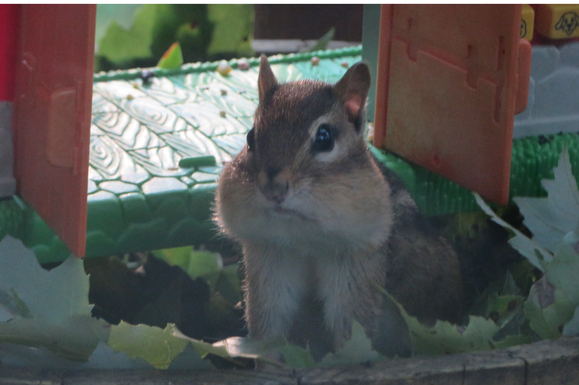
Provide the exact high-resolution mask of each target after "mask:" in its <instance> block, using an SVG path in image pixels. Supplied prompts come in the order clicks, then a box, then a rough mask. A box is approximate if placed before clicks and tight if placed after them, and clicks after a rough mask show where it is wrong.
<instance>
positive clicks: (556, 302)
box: [525, 277, 575, 339]
mask: <svg viewBox="0 0 579 385" xmlns="http://www.w3.org/2000/svg"><path fill="white" fill-rule="evenodd" d="M574 310H575V306H573V304H572V303H571V302H570V301H569V299H568V298H567V297H566V295H565V294H564V293H563V292H562V291H561V290H558V289H556V288H555V286H554V285H553V284H552V283H550V282H549V281H548V279H547V277H543V278H541V279H540V280H538V281H537V282H535V283H534V284H533V286H532V287H531V292H530V293H529V298H528V299H527V301H526V302H525V315H526V316H527V318H528V319H529V321H530V326H531V329H533V331H534V332H535V333H537V334H538V335H539V336H540V337H541V338H543V339H552V338H558V337H560V336H561V332H562V331H563V327H564V325H565V324H566V323H567V322H569V321H570V320H571V318H572V317H573V312H574Z"/></svg>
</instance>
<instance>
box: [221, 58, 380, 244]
mask: <svg viewBox="0 0 579 385" xmlns="http://www.w3.org/2000/svg"><path fill="white" fill-rule="evenodd" d="M369 87H370V72H369V70H368V66H367V65H366V64H364V63H357V64H354V65H353V66H352V67H350V68H349V69H348V71H347V72H346V73H345V75H344V76H343V77H342V79H341V80H340V81H338V82H337V83H336V84H333V85H332V84H328V83H324V82H321V81H312V80H299V81H294V82H288V83H282V84H280V83H278V81H277V79H276V78H275V75H274V74H273V71H272V69H271V67H270V65H269V63H268V61H267V59H266V58H265V56H262V58H261V65H260V72H259V78H258V91H259V105H258V107H257V110H256V113H255V119H254V126H253V128H252V129H251V130H250V131H249V133H248V134H247V145H246V147H245V148H244V150H243V151H242V153H241V154H240V155H239V156H238V157H237V158H236V159H235V160H234V161H233V163H232V167H231V168H229V170H226V171H225V173H224V176H223V177H222V185H223V184H224V183H226V182H225V180H226V179H227V178H228V177H229V175H231V173H237V175H235V176H236V177H237V176H240V175H241V174H243V175H244V178H245V179H244V180H243V181H240V180H238V182H237V187H236V193H237V195H238V196H239V197H241V196H242V195H243V196H244V197H245V199H246V200H245V203H244V204H243V205H244V207H242V208H241V207H240V208H239V209H240V210H250V209H252V210H253V211H254V213H253V214H254V217H255V214H256V213H260V216H259V218H260V220H261V224H262V225H264V226H268V225H267V224H266V223H267V222H268V221H270V222H271V223H270V226H271V227H270V228H272V229H273V228H275V227H276V225H278V224H281V225H282V227H284V226H286V230H288V229H289V228H290V227H291V226H294V225H296V224H297V225H296V226H297V227H298V228H301V229H303V228H305V227H304V226H305V225H304V223H308V224H312V223H315V224H316V226H318V228H321V229H322V230H324V231H326V232H331V231H334V230H336V231H337V232H341V231H342V230H343V227H344V226H349V227H351V226H352V225H356V224H359V225H360V227H361V228H366V226H362V225H361V222H364V220H366V219H365V218H363V216H365V215H370V212H371V210H370V209H369V206H370V205H375V204H376V203H377V202H367V201H366V202H365V200H367V199H372V198H371V197H370V195H373V194H374V193H376V191H378V190H380V191H379V194H384V189H383V188H384V186H385V183H384V182H383V181H382V184H380V181H377V180H376V179H377V178H379V179H380V180H382V179H381V176H380V173H379V172H378V171H377V169H376V166H375V164H374V163H373V162H372V160H371V158H370V157H369V155H368V151H367V146H366V143H365V141H364V137H363V135H364V133H363V131H364V105H365V103H366V97H367V95H368V89H369ZM369 185H373V186H372V188H368V187H369ZM374 186H375V188H374ZM381 188H382V189H381ZM386 188H387V186H386ZM223 192H224V188H220V191H218V197H217V203H218V210H219V206H220V201H224V200H225V197H224V195H223ZM232 193H233V190H232ZM377 195H378V194H377ZM385 195H387V194H385ZM367 210H368V211H367ZM222 211H223V210H222ZM218 214H219V213H218ZM367 222H372V221H371V220H370V221H367ZM299 223H301V225H299ZM288 226H289V227H288ZM224 227H226V228H227V224H225V226H224ZM278 227H279V226H278ZM263 231H266V230H262V231H261V232H262V233H263ZM272 231H274V230H272ZM266 232H267V231H266ZM288 236H291V231H290V232H289V233H288Z"/></svg>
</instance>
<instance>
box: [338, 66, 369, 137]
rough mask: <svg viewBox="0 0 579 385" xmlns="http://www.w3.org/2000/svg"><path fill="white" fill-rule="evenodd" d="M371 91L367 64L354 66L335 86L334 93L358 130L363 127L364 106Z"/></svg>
mask: <svg viewBox="0 0 579 385" xmlns="http://www.w3.org/2000/svg"><path fill="white" fill-rule="evenodd" d="M369 89H370V70H369V69H368V66H367V65H366V64H365V63H362V62H359V63H356V64H354V65H353V66H352V67H350V69H348V71H346V73H345V74H344V76H343V77H342V79H340V81H339V82H337V83H336V84H335V85H334V92H335V93H336V95H337V96H338V98H339V99H340V100H341V101H342V103H344V106H345V107H346V112H347V113H348V119H349V120H350V121H351V122H352V123H354V125H355V126H356V129H360V127H361V126H362V123H363V122H362V119H363V115H364V114H363V112H364V106H365V104H366V97H367V96H368V90H369Z"/></svg>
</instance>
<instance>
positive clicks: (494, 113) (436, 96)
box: [375, 4, 531, 204]
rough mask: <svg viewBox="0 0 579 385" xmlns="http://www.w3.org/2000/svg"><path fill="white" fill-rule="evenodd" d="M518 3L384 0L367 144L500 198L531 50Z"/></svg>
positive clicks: (523, 101)
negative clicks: (371, 135) (392, 0)
mask: <svg viewBox="0 0 579 385" xmlns="http://www.w3.org/2000/svg"><path fill="white" fill-rule="evenodd" d="M520 22H521V5H455V4H451V5H393V6H389V5H384V6H382V20H381V29H380V48H379V61H378V79H377V93H376V117H375V124H376V128H375V145H376V146H378V147H383V148H386V149H388V150H391V151H393V152H395V153H397V154H399V155H400V156H402V157H403V158H406V159H408V160H410V161H412V162H414V163H417V164H419V165H421V166H423V167H426V168H427V169H429V170H431V171H434V172H436V173H438V174H441V175H442V176H444V177H446V178H448V179H450V180H453V181H455V182H457V183H458V184H460V185H462V186H464V187H466V188H468V189H471V190H474V191H477V192H479V193H480V194H481V196H482V197H483V198H486V199H488V200H492V201H495V202H498V203H501V204H506V203H507V201H508V196H509V181H510V164H511V150H512V132H513V120H514V115H515V113H518V112H522V111H523V110H524V109H525V107H526V103H527V94H528V86H529V74H530V54H531V47H530V45H529V43H528V42H526V41H524V40H521V39H519V32H520Z"/></svg>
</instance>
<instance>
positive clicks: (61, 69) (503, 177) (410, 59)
mask: <svg viewBox="0 0 579 385" xmlns="http://www.w3.org/2000/svg"><path fill="white" fill-rule="evenodd" d="M370 7H376V6H370ZM368 9H369V8H368ZM379 11H381V21H380V23H379V24H378V23H376V25H371V26H370V27H372V28H374V29H375V31H376V33H379V36H380V40H379V43H378V41H377V40H376V43H375V44H371V43H368V44H366V42H365V43H364V48H363V49H364V52H363V57H364V58H365V59H366V60H369V62H372V61H375V60H374V59H372V58H373V57H375V58H377V59H376V60H377V65H376V68H375V70H376V72H377V79H376V85H377V90H376V94H375V97H373V96H374V95H370V99H371V102H374V103H375V111H376V114H375V134H374V144H375V146H376V147H379V148H385V149H388V150H390V151H392V152H394V153H396V154H398V155H399V157H395V156H392V155H389V154H386V153H383V152H381V151H380V150H377V149H376V148H373V151H375V153H376V154H377V155H378V156H379V158H380V159H382V160H384V161H386V162H387V163H388V165H391V166H393V167H394V168H397V172H401V171H400V170H401V169H404V170H406V171H408V170H410V176H408V175H407V177H406V180H407V182H409V188H410V190H411V192H412V193H413V195H414V196H415V198H416V200H417V202H418V204H419V205H420V206H421V207H422V208H423V209H424V210H425V211H426V212H427V213H430V214H436V213H449V212H456V211H459V210H461V211H462V210H470V209H474V208H475V207H476V206H474V203H472V197H471V196H470V195H469V193H468V191H467V190H465V189H463V188H461V187H459V185H461V186H463V187H466V188H467V189H470V190H475V191H478V192H479V193H480V194H481V195H482V196H483V197H485V198H487V199H489V200H494V201H496V202H498V203H502V204H504V203H507V201H508V199H509V195H510V196H512V195H513V193H516V194H517V195H540V194H541V193H542V192H541V190H540V184H539V183H538V182H537V181H538V180H540V179H541V178H545V177H547V176H548V173H549V172H550V170H551V169H552V167H553V165H554V164H555V163H556V159H557V157H558V154H559V151H560V148H561V146H562V143H563V142H565V143H568V144H569V146H570V153H571V160H572V163H573V164H575V163H576V162H577V155H578V154H577V150H578V149H579V141H578V139H577V135H576V134H575V132H578V131H579V97H578V96H577V92H576V89H579V42H574V41H573V40H569V38H571V39H572V38H573V37H576V36H579V27H577V26H576V21H575V20H576V19H575V18H574V17H573V14H574V13H575V14H577V13H578V12H579V6H573V5H569V6H562V7H559V6H554V5H544V6H543V5H537V6H533V7H529V6H520V5H383V6H381V7H380V8H379ZM95 15H96V6H94V5H0V19H1V20H3V21H4V22H3V23H0V28H4V31H3V32H4V33H2V34H1V36H2V40H1V41H0V50H2V53H3V57H4V58H5V60H4V61H3V62H2V63H0V96H1V97H2V99H3V100H4V102H2V104H0V161H1V162H0V194H1V196H3V197H10V196H11V195H12V194H13V193H14V191H16V194H17V196H19V197H21V198H23V200H24V201H25V202H26V204H24V203H20V202H21V201H20V200H19V198H18V197H13V198H10V199H5V200H4V201H3V202H0V203H3V204H4V206H8V205H9V203H10V204H11V206H10V209H11V210H12V211H11V212H12V213H15V214H14V217H15V218H16V219H17V221H16V222H15V223H17V224H16V225H14V226H12V227H10V226H8V227H10V228H8V229H7V227H6V226H5V227H2V226H0V237H3V235H4V234H5V233H6V232H9V233H12V234H14V235H15V236H18V237H20V238H22V239H23V241H24V243H25V245H26V246H28V247H29V248H32V249H33V250H34V251H35V253H36V255H37V257H39V259H40V260H41V261H43V262H53V261H54V262H55V261H59V260H62V259H63V258H65V257H66V256H67V255H68V253H69V250H70V251H71V252H73V253H74V254H75V255H77V256H84V255H87V256H103V255H109V254H118V253H126V252H132V251H139V250H147V249H158V248H165V247H174V246H181V245H186V244H192V243H194V244H200V243H203V242H206V241H207V240H209V239H211V238H212V237H213V236H214V235H215V233H214V229H213V225H212V223H211V222H210V216H211V204H212V198H213V193H214V191H215V187H216V183H217V180H218V177H219V173H220V171H221V167H222V162H226V161H229V160H230V159H231V158H232V157H233V156H234V155H235V154H236V153H237V152H238V151H239V150H240V149H241V148H242V146H243V145H244V143H245V134H246V133H247V131H248V130H249V129H250V128H251V126H252V116H253V112H254V110H255V107H256V105H257V92H256V82H257V68H258V60H257V59H249V60H248V61H249V64H250V68H249V69H242V68H238V67H237V60H231V61H230V64H231V66H232V67H233V70H232V71H231V72H230V73H229V74H226V75H224V74H220V73H218V72H217V71H216V67H217V63H195V64H186V65H184V66H182V67H181V68H180V69H177V70H162V69H159V68H155V69H153V73H154V77H153V78H152V79H144V78H143V77H142V76H141V70H140V69H134V70H128V71H117V72H110V73H106V74H105V73H101V74H97V75H95V76H94V78H93V60H94V58H93V55H94V51H93V50H94V27H95ZM370 23H371V20H370V19H365V26H364V28H365V29H366V27H367V25H366V24H370ZM559 38H565V39H564V40H546V39H559ZM529 41H532V43H533V46H531V44H530V43H529ZM539 43H540V44H539ZM314 56H315V57H317V58H319V59H320V60H319V61H317V60H315V61H313V60H311V59H312V58H313V57H314ZM361 57H362V49H361V48H359V47H357V48H350V49H342V50H335V51H319V52H315V53H307V54H295V55H286V56H274V57H272V58H271V59H270V63H271V64H272V69H273V71H274V73H275V74H276V76H277V78H278V79H280V80H281V81H288V80H295V79H299V78H314V79H320V80H324V81H329V82H334V81H337V80H338V79H339V78H340V77H341V76H342V75H343V74H344V72H345V71H346V68H345V67H347V66H345V65H344V64H347V65H351V64H353V63H355V62H356V61H359V60H360V59H361ZM368 58H369V59H368ZM12 79H15V82H12ZM573 84H574V85H575V86H574V87H573V86H571V87H570V85H573ZM11 110H12V115H13V116H12V118H11ZM517 113H520V114H519V115H518V116H515V114H517ZM370 120H371V119H370ZM11 121H12V126H11V125H10V122H11ZM559 132H566V133H569V134H565V135H562V136H558V135H552V137H549V138H546V139H545V137H543V139H541V136H539V135H547V134H558V133H559ZM10 136H12V137H13V138H12V139H13V143H14V146H13V148H12V146H10V145H9V143H10ZM513 136H515V137H516V138H518V139H515V140H513ZM12 150H13V151H14V156H13V157H14V174H12V167H11V162H10V161H11V159H12ZM511 154H512V156H511ZM208 159H211V160H213V159H215V162H214V163H212V162H209V163H208V162H207V160H208ZM403 159H404V160H408V161H410V162H411V163H406V162H405V161H404V160H403ZM415 164H416V165H419V166H422V167H418V166H416V165H415ZM404 170H402V172H405V171H404ZM427 170H431V171H434V172H435V173H439V174H441V175H442V176H444V177H445V178H448V179H451V180H453V181H455V182H456V183H458V185H457V184H454V183H451V182H449V181H448V180H446V179H443V178H440V177H438V176H437V175H435V174H434V173H432V172H430V171H427ZM13 175H14V176H15V178H14V177H13ZM530 180H531V181H532V182H531V183H530V182H529V181H530ZM15 181H16V182H15ZM87 193H88V194H87ZM461 194H462V195H461ZM14 202H16V203H14ZM87 202H88V203H87ZM440 202H442V203H440ZM19 205H23V207H24V209H23V208H20V207H19ZM27 205H29V206H31V207H32V208H33V209H34V211H32V210H30V209H27V208H26V207H28V206H27ZM4 206H3V207H4ZM1 209H2V207H0V211H1ZM35 212H36V213H38V215H39V216H40V217H41V218H42V219H40V217H39V216H38V215H36V213H35ZM0 225H1V224H0ZM47 225H48V226H47ZM49 227H50V229H52V230H54V232H55V233H56V234H57V235H55V234H54V233H52V231H51V230H49ZM3 232H4V233H3ZM65 245H66V246H65Z"/></svg>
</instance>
